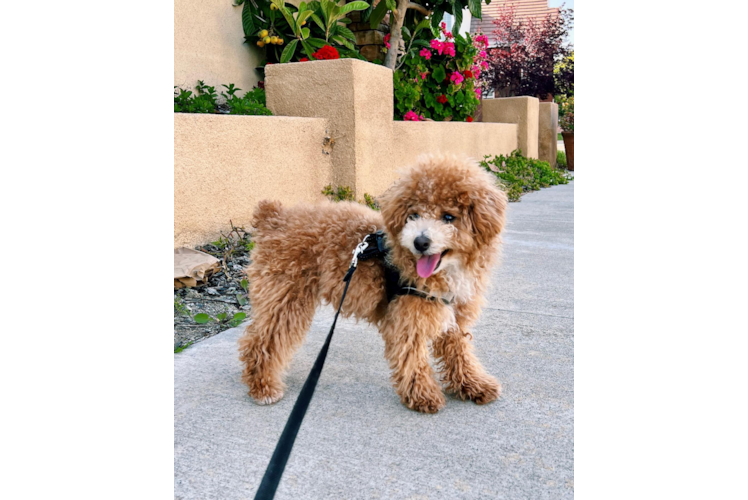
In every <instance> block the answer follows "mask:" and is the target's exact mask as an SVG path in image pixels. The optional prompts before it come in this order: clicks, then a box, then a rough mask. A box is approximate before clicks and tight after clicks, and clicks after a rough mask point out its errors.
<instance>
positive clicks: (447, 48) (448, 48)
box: [439, 42, 455, 57]
mask: <svg viewBox="0 0 748 500" xmlns="http://www.w3.org/2000/svg"><path fill="white" fill-rule="evenodd" d="M443 48H444V53H445V54H447V55H448V56H452V57H454V56H455V44H454V43H451V42H444V45H443ZM439 54H441V51H440V52H439Z"/></svg>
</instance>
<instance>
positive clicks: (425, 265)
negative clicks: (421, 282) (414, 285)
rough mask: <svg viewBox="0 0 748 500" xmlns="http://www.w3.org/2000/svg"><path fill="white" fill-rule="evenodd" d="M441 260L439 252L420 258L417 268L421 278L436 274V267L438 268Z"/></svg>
mask: <svg viewBox="0 0 748 500" xmlns="http://www.w3.org/2000/svg"><path fill="white" fill-rule="evenodd" d="M440 260H441V255H439V254H438V253H435V254H434V255H424V256H423V257H421V258H420V259H418V263H417V264H416V270H417V271H418V276H420V277H421V278H428V277H429V276H431V275H432V274H434V269H436V266H438V265H439V261H440Z"/></svg>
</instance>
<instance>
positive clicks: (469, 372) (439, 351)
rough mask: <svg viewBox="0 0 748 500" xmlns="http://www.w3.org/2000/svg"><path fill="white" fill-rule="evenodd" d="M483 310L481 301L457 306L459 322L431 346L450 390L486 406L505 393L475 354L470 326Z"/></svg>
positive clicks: (456, 312)
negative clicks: (468, 328) (480, 306)
mask: <svg viewBox="0 0 748 500" xmlns="http://www.w3.org/2000/svg"><path fill="white" fill-rule="evenodd" d="M478 313H479V305H478V304H468V305H466V306H465V307H462V308H461V307H459V306H457V307H455V318H456V321H457V324H456V325H455V326H453V327H451V328H449V329H448V330H447V331H446V332H443V333H442V334H441V335H440V336H439V337H437V338H436V339H435V340H434V342H433V344H432V345H431V348H432V350H433V353H434V357H435V358H436V359H437V360H438V362H439V365H440V371H441V376H442V381H443V382H444V383H445V385H446V389H447V391H448V392H451V393H454V394H455V395H456V396H457V397H459V398H460V399H462V400H463V401H464V400H465V399H470V400H472V401H475V403H477V404H479V405H482V404H486V403H490V402H491V401H493V400H495V399H496V398H498V397H499V395H500V394H501V385H500V384H499V381H498V380H496V379H495V378H494V377H492V376H491V375H489V374H488V373H486V370H485V368H483V365H482V364H481V362H480V361H479V360H478V358H477V357H476V356H475V354H474V353H473V345H472V343H471V342H470V339H468V336H469V337H470V338H472V335H470V334H469V333H468V332H467V330H466V328H467V327H468V326H469V325H470V324H472V323H473V318H477V315H478Z"/></svg>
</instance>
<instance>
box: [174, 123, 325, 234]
mask: <svg viewBox="0 0 748 500" xmlns="http://www.w3.org/2000/svg"><path fill="white" fill-rule="evenodd" d="M326 127H327V123H326V121H325V120H324V119H320V118H287V117H275V116H227V115H204V114H183V113H177V114H175V115H174V246H175V247H179V246H195V245H198V244H202V243H205V242H207V241H211V240H214V239H217V238H218V236H219V234H220V232H221V231H223V232H227V230H228V228H229V220H231V221H233V223H234V225H237V226H241V225H245V226H246V227H247V228H249V225H250V224H249V222H250V219H251V215H252V210H253V209H254V207H255V205H256V204H257V202H258V201H260V200H261V199H266V198H268V199H275V200H279V201H281V202H283V203H286V204H289V205H293V204H296V203H305V202H306V203H309V202H314V201H319V200H321V199H324V196H323V195H322V194H321V191H322V188H323V187H324V186H325V185H327V184H330V182H331V172H332V169H331V164H330V156H329V155H328V154H325V153H324V152H323V145H322V143H323V141H324V137H325V129H326Z"/></svg>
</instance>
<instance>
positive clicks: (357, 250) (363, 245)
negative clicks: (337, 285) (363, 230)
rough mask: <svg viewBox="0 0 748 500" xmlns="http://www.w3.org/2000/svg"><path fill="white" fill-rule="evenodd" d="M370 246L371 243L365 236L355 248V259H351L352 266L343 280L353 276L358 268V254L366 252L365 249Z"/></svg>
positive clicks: (348, 279)
mask: <svg viewBox="0 0 748 500" xmlns="http://www.w3.org/2000/svg"><path fill="white" fill-rule="evenodd" d="M368 247H369V243H368V242H367V241H366V238H364V241H362V242H361V243H359V244H358V245H356V248H355V249H354V250H353V259H351V267H349V268H348V272H347V273H345V277H343V281H350V279H351V276H353V272H354V271H355V270H356V266H358V256H359V255H361V254H362V253H364V250H366V249H367V248H368Z"/></svg>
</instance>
